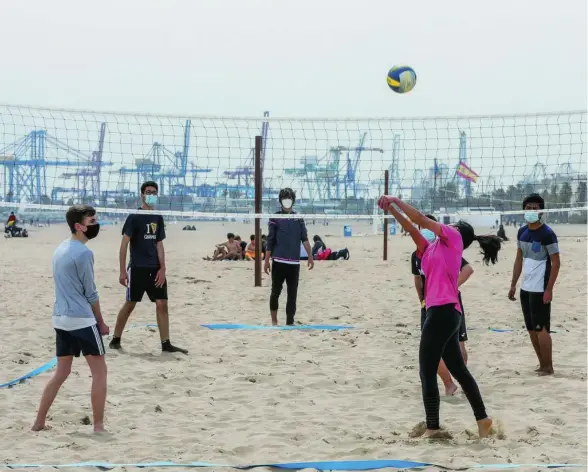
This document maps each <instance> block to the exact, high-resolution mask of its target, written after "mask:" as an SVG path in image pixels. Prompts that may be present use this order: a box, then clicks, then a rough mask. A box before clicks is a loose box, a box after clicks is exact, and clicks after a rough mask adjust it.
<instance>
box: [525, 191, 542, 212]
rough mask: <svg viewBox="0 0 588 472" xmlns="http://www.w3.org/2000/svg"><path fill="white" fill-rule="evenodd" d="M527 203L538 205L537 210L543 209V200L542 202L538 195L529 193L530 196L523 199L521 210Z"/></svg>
mask: <svg viewBox="0 0 588 472" xmlns="http://www.w3.org/2000/svg"><path fill="white" fill-rule="evenodd" d="M529 203H538V204H539V209H541V210H544V209H545V200H543V197H542V196H541V195H539V194H538V193H531V194H530V195H527V196H526V197H525V199H524V200H523V210H524V209H525V207H526V206H527V205H528V204H529Z"/></svg>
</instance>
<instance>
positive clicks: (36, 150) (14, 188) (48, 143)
mask: <svg viewBox="0 0 588 472" xmlns="http://www.w3.org/2000/svg"><path fill="white" fill-rule="evenodd" d="M100 129H101V132H100V139H99V144H98V150H97V151H94V152H93V153H92V154H91V155H90V154H86V153H84V152H82V151H79V150H77V149H74V148H72V147H71V146H69V145H68V144H67V143H65V142H64V141H62V140H60V139H58V138H56V137H54V136H52V135H50V134H49V133H48V132H47V130H44V129H41V130H34V131H31V132H30V133H28V134H27V135H26V136H24V137H23V138H21V139H18V140H16V141H14V142H12V143H10V144H8V145H5V146H4V147H2V148H0V166H2V167H3V177H4V192H5V195H4V200H5V201H7V202H15V203H27V202H28V203H44V204H49V203H51V197H49V194H52V197H54V196H56V192H55V191H54V189H53V185H52V184H53V182H49V181H48V177H47V170H48V169H50V168H55V169H57V168H60V167H62V168H67V169H75V171H73V172H70V173H69V175H71V176H74V175H76V176H77V175H79V179H80V180H79V183H78V184H77V185H76V187H75V188H70V189H66V188H63V187H58V191H57V194H58V193H60V191H61V193H69V194H71V196H72V198H74V197H78V198H80V197H83V198H86V199H92V200H98V199H99V197H100V177H99V176H100V172H101V169H102V167H104V166H111V165H112V163H111V162H104V161H103V160H102V150H103V144H104V139H103V135H102V131H103V130H105V124H104V123H102V124H101V128H100ZM49 179H50V180H51V181H55V180H56V176H51V174H50V175H49ZM50 189H51V190H50Z"/></svg>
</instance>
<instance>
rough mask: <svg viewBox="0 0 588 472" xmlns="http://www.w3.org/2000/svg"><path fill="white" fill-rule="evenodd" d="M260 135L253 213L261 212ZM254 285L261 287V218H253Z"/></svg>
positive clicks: (256, 153)
mask: <svg viewBox="0 0 588 472" xmlns="http://www.w3.org/2000/svg"><path fill="white" fill-rule="evenodd" d="M262 146H263V141H262V137H261V136H255V213H256V214H258V215H260V214H261V200H262V195H263V189H262V187H261V185H262V182H263V179H262V176H261V147H262ZM255 286H256V287H261V218H255Z"/></svg>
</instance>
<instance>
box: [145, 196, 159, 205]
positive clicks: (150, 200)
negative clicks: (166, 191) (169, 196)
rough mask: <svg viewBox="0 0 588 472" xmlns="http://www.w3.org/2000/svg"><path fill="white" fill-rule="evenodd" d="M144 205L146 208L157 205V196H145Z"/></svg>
mask: <svg viewBox="0 0 588 472" xmlns="http://www.w3.org/2000/svg"><path fill="white" fill-rule="evenodd" d="M145 203H146V204H147V206H150V207H152V206H155V204H156V203H157V195H145Z"/></svg>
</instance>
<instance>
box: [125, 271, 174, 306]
mask: <svg viewBox="0 0 588 472" xmlns="http://www.w3.org/2000/svg"><path fill="white" fill-rule="evenodd" d="M158 270H159V269H157V268H153V269H151V268H148V267H130V268H129V269H128V270H127V276H128V278H129V280H128V286H127V301H128V302H140V301H141V300H142V299H143V294H144V293H147V296H148V297H149V300H151V301H152V302H155V301H156V300H167V280H166V281H165V282H164V283H163V287H156V286H155V276H156V275H157V271H158Z"/></svg>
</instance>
